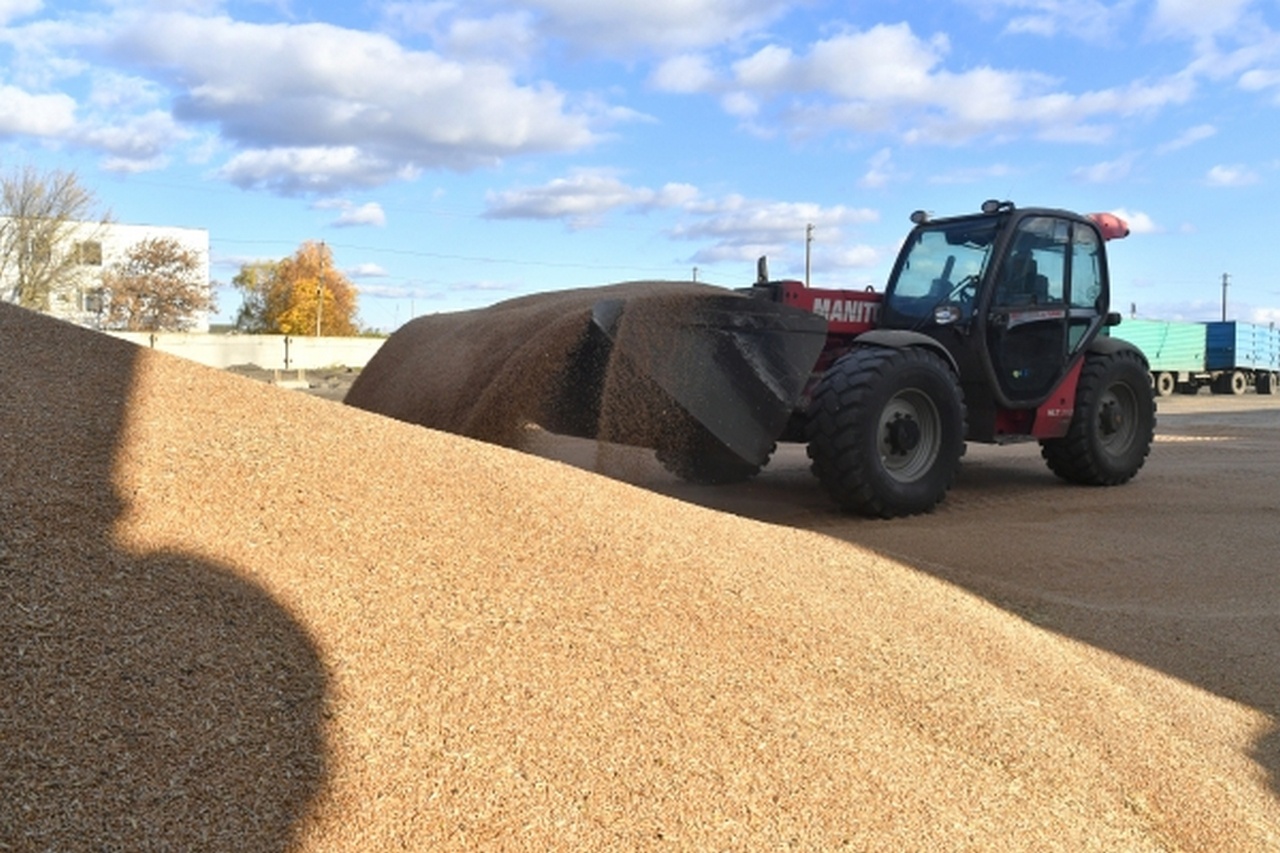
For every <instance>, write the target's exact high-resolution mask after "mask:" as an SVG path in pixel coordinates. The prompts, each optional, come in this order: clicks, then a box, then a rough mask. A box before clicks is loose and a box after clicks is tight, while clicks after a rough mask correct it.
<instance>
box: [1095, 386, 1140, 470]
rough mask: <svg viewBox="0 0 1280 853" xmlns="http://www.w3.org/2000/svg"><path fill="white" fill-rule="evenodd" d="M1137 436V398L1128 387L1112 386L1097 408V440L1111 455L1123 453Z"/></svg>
mask: <svg viewBox="0 0 1280 853" xmlns="http://www.w3.org/2000/svg"><path fill="white" fill-rule="evenodd" d="M1137 434H1138V398H1137V396H1136V395H1135V394H1134V393H1133V389H1132V388H1130V387H1129V386H1128V385H1123V384H1119V385H1112V386H1111V387H1110V388H1108V389H1107V393H1105V394H1103V395H1102V399H1101V400H1100V401H1099V406H1098V440H1099V442H1100V443H1101V444H1102V447H1103V449H1105V450H1106V451H1107V452H1108V453H1110V454H1112V455H1118V454H1121V453H1124V452H1125V451H1126V450H1128V449H1129V447H1130V445H1132V444H1133V440H1134V437H1135V436H1136V435H1137Z"/></svg>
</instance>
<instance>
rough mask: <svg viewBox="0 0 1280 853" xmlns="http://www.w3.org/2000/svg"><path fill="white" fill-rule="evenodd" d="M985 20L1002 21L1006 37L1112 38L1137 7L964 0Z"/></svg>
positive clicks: (1084, 0) (1075, 0) (1122, 1)
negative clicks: (1065, 36)
mask: <svg viewBox="0 0 1280 853" xmlns="http://www.w3.org/2000/svg"><path fill="white" fill-rule="evenodd" d="M965 2H966V5H968V6H971V7H974V8H976V9H977V10H978V13H979V15H980V16H981V17H982V19H983V20H986V21H1005V22H1006V23H1005V26H1004V32H1005V33H1006V34H1008V35H1033V36H1041V37H1045V38H1053V37H1056V36H1060V35H1069V36H1073V37H1075V38H1080V39H1084V40H1086V41H1105V40H1108V39H1110V38H1113V37H1114V36H1115V34H1116V32H1117V31H1118V29H1119V28H1120V26H1121V25H1122V24H1123V23H1124V22H1125V20H1126V19H1128V18H1129V17H1130V16H1131V15H1132V14H1133V11H1134V7H1135V6H1136V5H1137V4H1136V0H1119V2H1114V0H1113V2H1104V0H965Z"/></svg>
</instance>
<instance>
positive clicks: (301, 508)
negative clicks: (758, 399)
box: [0, 305, 1280, 853]
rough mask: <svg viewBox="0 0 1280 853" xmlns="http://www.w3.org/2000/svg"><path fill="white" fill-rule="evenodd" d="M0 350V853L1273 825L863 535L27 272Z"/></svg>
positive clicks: (1188, 750)
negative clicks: (207, 353) (526, 442)
mask: <svg viewBox="0 0 1280 853" xmlns="http://www.w3.org/2000/svg"><path fill="white" fill-rule="evenodd" d="M465 356H466V353H460V354H459V357H462V358H465ZM452 367H453V368H454V369H457V370H458V371H459V372H461V371H462V370H464V369H465V367H466V365H465V364H457V365H452ZM441 369H442V370H443V369H446V367H445V366H444V365H441ZM0 376H2V377H3V379H2V380H0V381H2V382H3V389H4V393H3V394H0V519H3V525H2V526H0V650H2V652H3V653H2V654H0V850H52V849H59V850H81V849H104V850H108V849H112V850H113V849H123V850H160V849H169V850H197V849H200V850H236V851H244V850H273V849H274V850H280V849H296V850H306V851H326V853H327V852H328V851H361V853H365V851H374V850H392V849H395V850H400V849H406V850H476V849H488V850H539V851H541V850H552V849H557V850H614V849H622V850H635V849H651V848H664V849H682V850H711V849H744V850H745V849H751V850H760V849H778V848H793V849H807V850H832V849H839V848H842V847H843V848H849V849H858V850H894V851H897V850H961V849H987V850H991V849H1000V850H1015V849H1023V850H1070V851H1079V850H1126V851H1142V850H1153V851H1154V850H1235V851H1242V850H1243V851H1248V850H1266V849H1276V845H1277V844H1280V838H1278V837H1277V835H1276V823H1275V821H1274V811H1268V810H1267V808H1269V807H1268V806H1267V805H1266V804H1265V802H1264V800H1265V794H1262V793H1260V791H1261V786H1259V785H1258V783H1257V780H1256V779H1247V778H1240V777H1237V776H1234V775H1232V774H1230V773H1227V772H1224V770H1223V768H1224V767H1228V766H1234V765H1230V764H1229V762H1227V761H1226V759H1224V758H1223V752H1224V751H1225V750H1219V749H1217V748H1215V747H1214V746H1213V745H1212V744H1211V743H1208V742H1207V741H1206V740H1204V739H1196V737H1195V735H1194V733H1193V732H1186V731H1183V730H1179V729H1177V728H1175V727H1174V726H1172V725H1171V724H1170V723H1169V722H1168V721H1167V717H1166V715H1165V714H1164V713H1163V709H1162V708H1161V707H1158V706H1157V705H1156V704H1155V703H1154V702H1153V701H1152V700H1151V699H1149V698H1148V697H1145V696H1144V695H1140V694H1138V693H1136V692H1134V691H1132V690H1130V689H1127V688H1126V686H1125V685H1124V684H1123V683H1122V682H1120V681H1117V680H1116V679H1115V678H1114V672H1115V669H1116V667H1118V666H1120V664H1112V665H1109V666H1106V667H1103V666H1100V665H1098V664H1097V662H1096V661H1097V657H1096V653H1095V652H1094V651H1093V650H1091V649H1087V648H1082V647H1080V646H1078V645H1076V644H1074V643H1073V642H1071V641H1069V640H1064V639H1063V638H1061V637H1058V636H1055V635H1053V634H1050V633H1048V632H1045V631H1042V630H1040V629H1038V628H1036V627H1034V626H1032V625H1030V624H1028V623H1025V622H1023V621H1021V620H1018V619H1016V618H1014V617H1012V616H1010V615H1009V614H1007V613H1005V612H1003V611H1001V610H999V609H997V608H995V607H994V606H992V605H989V604H987V603H984V602H982V601H980V600H978V599H976V598H974V597H972V596H970V595H968V594H965V593H963V592H960V591H958V590H956V589H955V588H953V587H950V586H948V585H946V584H944V583H942V582H940V581H938V580H935V579H933V578H931V577H929V576H926V575H922V574H920V573H917V572H916V571H913V570H911V569H909V568H907V567H904V566H902V565H899V564H896V563H894V562H892V561H890V560H887V559H884V558H882V557H879V556H876V555H874V554H873V553H871V552H869V551H865V550H863V549H860V548H858V547H854V546H850V545H847V544H844V543H841V542H838V541H836V540H833V539H827V538H824V537H821V536H818V535H814V534H810V533H804V532H799V531H792V530H786V529H780V528H775V527H770V526H767V525H763V524H759V523H755V522H750V521H746V520H743V519H739V518H735V517H731V516H726V515H722V514H718V513H715V512H712V511H709V510H705V509H701V508H698V507H693V506H690V505H687V504H683V503H679V502H677V501H674V500H671V499H668V498H664V497H660V496H657V495H654V494H650V493H646V492H643V491H640V490H638V489H635V488H633V487H630V486H627V485H625V484H622V483H619V482H615V481H612V480H608V479H604V478H601V477H598V476H596V475H593V474H590V473H587V472H583V471H580V470H577V469H573V468H570V467H567V466H564V465H560V464H557V463H554V462H550V461H546V460H542V459H537V458H534V457H530V456H525V455H521V454H518V453H515V452H513V451H510V450H506V449H503V448H499V447H495V446H492V445H489V444H482V443H478V442H475V441H472V440H468V439H464V438H459V437H456V436H452V435H448V434H445V433H442V432H435V431H431V430H427V429H423V428H420V427H415V426H412V425H409V424H405V423H401V422H397V421H394V420H391V419H388V418H385V417H381V416H377V415H372V414H369V413H366V412H362V411H359V410H356V409H352V408H348V407H344V406H341V405H338V404H335V403H331V402H327V401H323V400H317V399H314V398H309V397H305V396H295V395H294V394H293V393H291V392H287V391H283V390H279V389H275V388H271V387H269V386H265V385H259V384H256V383H254V382H252V381H249V380H246V379H241V378H237V377H234V376H231V375H228V374H224V373H220V372H217V371H213V370H209V369H205V368H202V367H199V366H196V365H194V364H191V363H188V362H184V361H182V360H179V359H176V358H172V357H167V356H164V355H159V354H156V353H154V352H151V351H148V350H145V349H140V348H136V347H134V346H132V345H129V344H125V343H122V342H120V341H117V340H115V339H112V338H108V337H105V336H101V335H98V334H95V333H92V332H88V331H84V330H80V329H76V328H73V327H70V326H66V325H62V324H60V323H57V322H55V321H51V320H48V319H44V318H41V317H39V316H36V315H33V314H30V313H28V312H25V311H22V310H20V309H17V308H13V307H11V306H8V305H0ZM512 381H513V382H515V381H516V377H512ZM1125 665H1128V666H1133V665H1132V664H1125ZM1186 690H1187V691H1188V693H1190V691H1191V690H1192V688H1186Z"/></svg>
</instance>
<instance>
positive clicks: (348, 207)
mask: <svg viewBox="0 0 1280 853" xmlns="http://www.w3.org/2000/svg"><path fill="white" fill-rule="evenodd" d="M386 224H387V214H386V213H385V212H384V211H383V210H382V205H380V204H378V203H377V202H376V201H370V202H365V203H364V204H362V205H359V206H357V205H354V204H350V203H348V204H344V205H343V207H342V213H340V214H339V215H338V218H337V219H335V220H333V227H334V228H354V227H358V226H365V225H370V226H373V227H375V228H381V227H382V226H384V225H386Z"/></svg>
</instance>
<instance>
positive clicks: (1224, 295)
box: [1222, 272, 1231, 323]
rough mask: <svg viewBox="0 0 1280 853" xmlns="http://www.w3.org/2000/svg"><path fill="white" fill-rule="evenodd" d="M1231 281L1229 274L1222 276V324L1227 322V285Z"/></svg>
mask: <svg viewBox="0 0 1280 853" xmlns="http://www.w3.org/2000/svg"><path fill="white" fill-rule="evenodd" d="M1230 279H1231V275H1230V274H1229V273H1225V272H1224V273H1223V274H1222V322H1224V323H1225V322H1227V284H1228V283H1229V281H1230Z"/></svg>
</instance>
